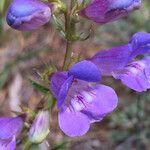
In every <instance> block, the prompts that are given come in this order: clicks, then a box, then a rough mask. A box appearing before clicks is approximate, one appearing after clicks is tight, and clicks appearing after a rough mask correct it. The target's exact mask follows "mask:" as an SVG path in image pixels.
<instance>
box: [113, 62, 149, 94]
mask: <svg viewBox="0 0 150 150" xmlns="http://www.w3.org/2000/svg"><path fill="white" fill-rule="evenodd" d="M147 65H148V66H149V65H150V61H149V64H147V62H145V60H140V61H134V62H132V63H130V64H128V66H126V67H125V68H124V69H123V70H121V71H119V72H114V74H113V77H114V78H116V79H120V80H121V81H122V82H123V84H125V85H126V86H128V87H129V88H131V89H133V90H135V91H138V92H143V91H146V90H147V89H149V88H150V80H149V79H148V78H149V77H148V76H146V75H148V73H149V72H150V70H149V69H150V68H149V67H148V68H147ZM146 73H147V74H146Z"/></svg>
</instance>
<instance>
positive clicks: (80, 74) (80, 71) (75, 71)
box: [69, 60, 101, 82]
mask: <svg viewBox="0 0 150 150" xmlns="http://www.w3.org/2000/svg"><path fill="white" fill-rule="evenodd" d="M69 75H73V76H74V77H75V78H77V79H80V80H84V81H88V82H99V81H100V80H101V74H100V70H99V68H98V67H97V66H96V65H95V64H94V63H92V62H91V61H87V60H83V61H81V62H78V63H76V64H74V65H73V66H72V67H71V68H70V69H69Z"/></svg>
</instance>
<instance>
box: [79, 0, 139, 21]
mask: <svg viewBox="0 0 150 150" xmlns="http://www.w3.org/2000/svg"><path fill="white" fill-rule="evenodd" d="M140 5H141V0H91V2H90V4H89V5H88V6H86V7H85V8H84V9H83V10H81V12H80V13H79V14H80V15H81V16H83V17H86V18H88V19H90V20H92V21H94V22H96V23H99V24H104V23H108V22H111V21H115V20H117V19H119V18H121V17H123V16H126V15H127V14H128V13H129V12H131V11H133V10H135V9H138V8H139V7H140Z"/></svg>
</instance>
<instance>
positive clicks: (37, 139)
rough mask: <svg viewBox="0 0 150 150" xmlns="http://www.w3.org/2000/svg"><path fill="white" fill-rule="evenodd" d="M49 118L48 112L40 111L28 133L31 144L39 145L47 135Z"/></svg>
mask: <svg viewBox="0 0 150 150" xmlns="http://www.w3.org/2000/svg"><path fill="white" fill-rule="evenodd" d="M49 125H50V116H49V112H48V111H40V112H39V113H38V114H37V116H36V118H35V120H34V121H33V124H32V125H31V128H30V131H29V139H30V141H31V142H33V143H41V142H42V141H43V140H44V139H45V138H46V137H47V135H48V134H49Z"/></svg>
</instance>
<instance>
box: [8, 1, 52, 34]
mask: <svg viewBox="0 0 150 150" xmlns="http://www.w3.org/2000/svg"><path fill="white" fill-rule="evenodd" d="M50 18H51V9H50V7H49V6H48V5H46V4H44V3H43V2H40V1H39V0H13V1H12V3H11V5H10V6H9V8H8V11H7V16H6V21H7V23H8V25H9V26H11V27H12V28H14V29H17V30H24V31H25V30H33V29H37V28H39V27H40V26H42V25H44V24H45V23H47V22H48V21H49V20H50Z"/></svg>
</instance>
